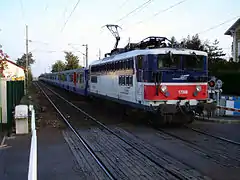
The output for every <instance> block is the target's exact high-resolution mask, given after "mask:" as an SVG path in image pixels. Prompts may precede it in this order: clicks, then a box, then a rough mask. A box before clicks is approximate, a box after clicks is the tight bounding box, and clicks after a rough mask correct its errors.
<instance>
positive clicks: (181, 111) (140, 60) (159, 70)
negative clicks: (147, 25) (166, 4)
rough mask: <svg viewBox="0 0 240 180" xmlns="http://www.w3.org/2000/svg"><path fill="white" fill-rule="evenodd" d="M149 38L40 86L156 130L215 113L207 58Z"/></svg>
mask: <svg viewBox="0 0 240 180" xmlns="http://www.w3.org/2000/svg"><path fill="white" fill-rule="evenodd" d="M169 42H170V41H169V40H168V39H167V38H166V37H155V36H150V37H147V38H145V39H144V40H142V41H140V42H139V43H128V44H127V45H126V46H125V47H124V48H114V49H113V50H112V51H111V52H110V53H107V54H105V57H104V58H102V59H100V60H95V61H93V62H92V63H90V64H89V67H87V68H80V69H73V70H67V71H62V72H55V73H46V74H43V75H41V76H40V77H39V80H41V81H44V82H47V83H50V84H53V85H55V86H58V87H60V88H63V89H66V90H69V91H71V92H74V93H77V94H79V95H81V96H84V97H91V98H92V99H94V98H98V99H99V98H100V99H102V100H106V101H113V102H117V103H118V104H119V105H123V106H124V107H126V108H131V109H135V110H138V111H141V112H145V113H147V114H151V118H153V119H154V122H155V123H157V124H186V123H191V122H193V121H194V118H195V116H196V115H199V114H201V113H203V111H204V110H208V109H209V107H212V106H213V107H214V102H212V101H210V100H209V98H208V55H207V53H206V52H204V51H197V50H192V49H186V48H183V47H181V46H173V45H172V44H171V43H169Z"/></svg>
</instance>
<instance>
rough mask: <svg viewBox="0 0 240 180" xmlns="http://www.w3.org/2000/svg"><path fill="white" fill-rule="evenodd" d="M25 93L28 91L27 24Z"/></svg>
mask: <svg viewBox="0 0 240 180" xmlns="http://www.w3.org/2000/svg"><path fill="white" fill-rule="evenodd" d="M26 71H27V74H26V94H27V92H28V90H27V88H28V26H27V25H26Z"/></svg>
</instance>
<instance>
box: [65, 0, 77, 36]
mask: <svg viewBox="0 0 240 180" xmlns="http://www.w3.org/2000/svg"><path fill="white" fill-rule="evenodd" d="M79 3H80V0H78V1H77V3H76V4H75V6H74V8H73V10H72V12H71V13H70V15H69V16H68V18H67V20H66V21H65V23H64V25H63V27H62V29H61V32H62V31H63V30H64V28H65V27H66V25H67V23H68V21H69V19H70V18H71V16H72V14H73V13H74V11H75V10H76V8H77V6H78V4H79Z"/></svg>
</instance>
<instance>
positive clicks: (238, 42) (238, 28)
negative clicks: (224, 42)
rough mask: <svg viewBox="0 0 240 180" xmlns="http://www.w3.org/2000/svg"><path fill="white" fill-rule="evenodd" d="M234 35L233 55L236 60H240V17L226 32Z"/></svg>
mask: <svg viewBox="0 0 240 180" xmlns="http://www.w3.org/2000/svg"><path fill="white" fill-rule="evenodd" d="M225 35H230V36H231V37H233V42H232V57H233V61H234V62H239V61H240V18H239V19H238V20H237V21H236V22H235V23H234V24H233V25H232V26H231V27H230V28H229V29H228V30H227V31H226V32H225Z"/></svg>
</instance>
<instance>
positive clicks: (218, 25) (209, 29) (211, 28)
mask: <svg viewBox="0 0 240 180" xmlns="http://www.w3.org/2000/svg"><path fill="white" fill-rule="evenodd" d="M239 17H240V16H235V17H233V18H231V19H228V20H226V21H224V22H221V23H220V24H217V25H214V26H212V27H210V28H208V29H206V30H204V31H201V32H199V33H197V34H203V33H206V32H208V31H211V30H213V29H216V28H218V27H220V26H222V25H224V24H226V23H228V22H230V21H233V20H234V19H237V18H239Z"/></svg>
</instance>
